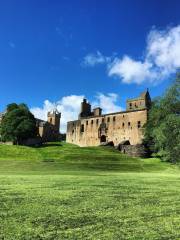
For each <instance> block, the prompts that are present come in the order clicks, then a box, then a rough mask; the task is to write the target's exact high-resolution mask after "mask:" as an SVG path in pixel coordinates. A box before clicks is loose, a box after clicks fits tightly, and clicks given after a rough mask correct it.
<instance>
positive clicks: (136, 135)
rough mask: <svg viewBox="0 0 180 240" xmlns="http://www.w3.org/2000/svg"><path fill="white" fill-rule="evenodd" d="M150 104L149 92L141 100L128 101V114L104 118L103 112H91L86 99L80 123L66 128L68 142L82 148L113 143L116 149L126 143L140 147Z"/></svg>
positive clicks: (77, 122)
mask: <svg viewBox="0 0 180 240" xmlns="http://www.w3.org/2000/svg"><path fill="white" fill-rule="evenodd" d="M150 103H151V99H150V96H149V93H148V91H146V92H145V93H143V94H141V95H140V97H139V98H136V99H132V100H131V99H130V100H127V110H126V111H123V112H116V113H110V114H105V115H102V114H101V109H100V108H96V109H94V110H93V111H92V112H91V105H90V104H89V103H87V101H86V99H84V101H83V103H82V105H81V113H80V114H79V119H78V120H76V121H71V122H68V124H67V142H69V143H74V144H77V145H79V146H81V147H85V146H98V145H100V144H101V143H102V142H110V141H113V143H114V145H115V146H117V145H118V144H119V143H120V142H122V141H124V140H129V142H130V144H131V145H136V144H141V143H142V139H143V126H144V124H145V123H146V122H147V115H148V109H149V106H150Z"/></svg>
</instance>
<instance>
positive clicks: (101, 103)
mask: <svg viewBox="0 0 180 240" xmlns="http://www.w3.org/2000/svg"><path fill="white" fill-rule="evenodd" d="M84 97H85V96H83V95H70V96H65V97H63V98H61V99H60V100H59V101H57V102H51V101H50V100H45V101H44V103H43V106H42V107H32V108H31V109H30V110H31V112H32V113H33V114H34V115H35V117H36V118H39V119H42V120H46V119H47V113H48V112H49V111H52V110H53V109H55V108H57V110H58V111H59V112H61V113H62V117H61V124H60V125H61V132H66V126H67V122H68V121H73V120H76V119H77V118H78V114H79V112H80V105H81V102H82V100H83V98H84ZM117 101H118V95H117V94H115V93H108V94H103V93H97V94H96V96H95V97H94V98H93V101H92V102H91V104H92V108H93V107H97V106H98V107H101V108H102V109H103V113H104V114H105V113H110V112H117V111H121V110H122V107H121V106H119V105H118V104H117Z"/></svg>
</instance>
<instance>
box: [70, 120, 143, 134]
mask: <svg viewBox="0 0 180 240" xmlns="http://www.w3.org/2000/svg"><path fill="white" fill-rule="evenodd" d="M97 120H98V119H97ZM92 121H93V120H92ZM124 126H125V123H122V127H123V128H124ZM130 126H131V123H130V122H128V127H130ZM137 127H138V128H140V127H141V121H138V122H137ZM81 132H84V124H82V125H81ZM73 133H74V130H73Z"/></svg>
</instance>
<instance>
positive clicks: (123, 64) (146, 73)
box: [108, 56, 156, 84]
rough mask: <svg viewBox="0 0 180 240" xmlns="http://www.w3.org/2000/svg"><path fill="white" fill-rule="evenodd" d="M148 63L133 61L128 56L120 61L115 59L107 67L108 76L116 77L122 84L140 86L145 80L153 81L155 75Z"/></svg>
mask: <svg viewBox="0 0 180 240" xmlns="http://www.w3.org/2000/svg"><path fill="white" fill-rule="evenodd" d="M151 68H152V64H151V63H150V62H148V61H147V62H142V61H135V60H133V59H132V58H130V57H128V56H124V57H123V58H122V59H118V58H116V59H115V60H114V61H113V63H112V64H111V65H110V66H109V72H108V74H109V76H113V75H115V76H117V77H120V78H122V81H123V82H124V83H137V84H140V83H142V82H143V81H145V80H146V79H149V80H153V79H154V78H155V77H156V73H155V72H153V71H152V70H151Z"/></svg>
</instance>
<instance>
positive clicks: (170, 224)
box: [0, 143, 180, 240]
mask: <svg viewBox="0 0 180 240" xmlns="http://www.w3.org/2000/svg"><path fill="white" fill-rule="evenodd" d="M179 222H180V170H179V168H178V166H174V165H170V164H168V163H163V162H160V160H159V159H155V158H154V159H153V158H152V159H140V158H131V157H128V156H125V155H121V154H120V153H119V152H118V151H115V150H113V149H111V148H102V147H89V148H79V147H77V146H74V145H70V144H65V143H59V144H57V143H52V144H48V145H46V146H44V147H41V148H28V147H21V146H2V145H1V146H0V239H23V240H24V239H48V240H49V239H83V240H84V239H113V240H114V239H123V240H124V239H137V240H139V239H180V226H179Z"/></svg>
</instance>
